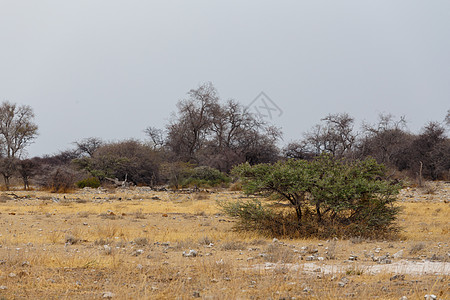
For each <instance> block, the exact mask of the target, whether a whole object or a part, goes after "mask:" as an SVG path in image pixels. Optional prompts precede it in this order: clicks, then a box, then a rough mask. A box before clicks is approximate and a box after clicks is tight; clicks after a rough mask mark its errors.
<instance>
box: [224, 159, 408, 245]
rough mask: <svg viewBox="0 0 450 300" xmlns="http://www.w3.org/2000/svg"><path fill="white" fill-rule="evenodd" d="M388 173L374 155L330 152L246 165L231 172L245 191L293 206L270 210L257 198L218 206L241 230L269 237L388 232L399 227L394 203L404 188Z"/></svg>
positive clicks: (392, 231)
mask: <svg viewBox="0 0 450 300" xmlns="http://www.w3.org/2000/svg"><path fill="white" fill-rule="evenodd" d="M385 173H386V169H385V167H384V166H383V165H380V164H378V163H376V161H375V160H374V159H366V160H363V161H354V162H345V161H344V160H341V159H336V158H334V157H332V156H330V155H322V156H320V157H318V158H317V159H315V160H313V161H304V160H294V159H290V160H287V161H280V162H277V163H275V164H273V165H270V164H260V165H255V166H250V165H249V164H243V165H240V166H238V167H236V168H235V169H234V170H233V174H234V175H236V176H239V177H240V179H241V181H242V185H243V188H244V190H245V191H246V193H247V194H259V195H262V196H269V195H272V196H273V197H276V198H277V199H278V200H279V201H283V200H284V201H287V202H288V204H289V206H290V207H292V208H294V210H288V209H275V208H269V207H267V206H264V205H263V204H262V203H261V202H259V201H258V200H254V201H247V202H237V203H219V204H220V205H221V206H222V208H223V210H224V211H225V213H227V214H228V215H230V216H232V217H236V218H238V220H239V226H240V227H242V228H243V229H256V230H259V231H263V232H266V233H268V234H271V235H286V236H295V237H300V236H316V237H321V238H326V237H333V236H341V237H352V236H361V237H380V236H383V235H385V236H386V235H390V234H391V233H394V232H396V231H398V227H397V226H396V224H395V220H396V216H397V214H398V212H399V209H398V207H396V206H395V205H394V202H395V200H396V197H395V196H396V194H397V193H398V191H399V189H400V186H399V185H398V184H395V183H394V182H390V181H388V180H386V179H385V178H386V174H385Z"/></svg>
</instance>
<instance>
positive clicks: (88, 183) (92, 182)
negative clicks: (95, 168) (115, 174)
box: [77, 177, 100, 189]
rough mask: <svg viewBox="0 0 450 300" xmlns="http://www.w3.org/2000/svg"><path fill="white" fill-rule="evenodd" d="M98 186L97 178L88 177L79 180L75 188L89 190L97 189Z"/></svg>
mask: <svg viewBox="0 0 450 300" xmlns="http://www.w3.org/2000/svg"><path fill="white" fill-rule="evenodd" d="M99 186H100V180H98V178H96V177H89V178H86V179H83V180H80V181H78V182H77V187H79V188H80V189H82V188H85V187H90V188H94V189H96V188H98V187H99Z"/></svg>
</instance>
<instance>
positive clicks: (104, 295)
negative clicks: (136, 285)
mask: <svg viewBox="0 0 450 300" xmlns="http://www.w3.org/2000/svg"><path fill="white" fill-rule="evenodd" d="M115 296H116V294H114V293H111V292H106V293H103V298H108V299H110V298H113V297H115Z"/></svg>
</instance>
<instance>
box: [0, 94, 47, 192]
mask: <svg viewBox="0 0 450 300" xmlns="http://www.w3.org/2000/svg"><path fill="white" fill-rule="evenodd" d="M33 119H34V113H33V110H32V108H31V107H30V106H28V105H21V106H18V105H17V104H15V103H10V102H8V101H5V102H3V103H2V104H1V105H0V143H1V144H0V145H1V152H2V155H3V158H2V164H1V173H2V175H3V178H4V180H5V185H6V188H7V189H9V185H10V183H9V181H10V178H11V176H12V175H13V173H14V171H15V160H16V159H18V158H20V156H21V154H22V152H23V150H24V149H25V147H27V146H28V145H29V144H30V143H32V142H33V140H34V139H35V138H36V136H37V130H38V126H37V125H36V124H35V123H34V122H33Z"/></svg>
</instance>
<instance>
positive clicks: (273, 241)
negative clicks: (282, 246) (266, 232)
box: [272, 238, 280, 244]
mask: <svg viewBox="0 0 450 300" xmlns="http://www.w3.org/2000/svg"><path fill="white" fill-rule="evenodd" d="M279 242H280V241H279V240H278V239H277V238H273V240H272V243H274V244H275V243H279Z"/></svg>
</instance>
